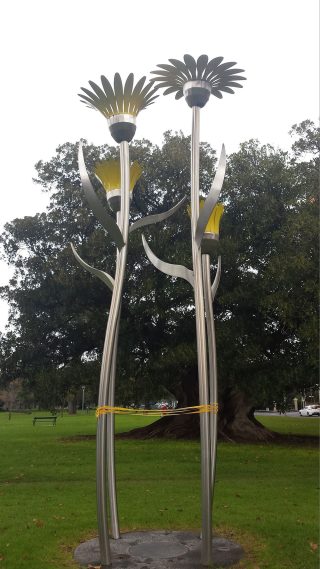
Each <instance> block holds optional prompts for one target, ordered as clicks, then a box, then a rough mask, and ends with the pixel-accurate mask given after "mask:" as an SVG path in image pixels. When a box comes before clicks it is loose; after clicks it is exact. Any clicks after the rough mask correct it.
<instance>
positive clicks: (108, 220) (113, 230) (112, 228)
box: [78, 142, 124, 249]
mask: <svg viewBox="0 0 320 569" xmlns="http://www.w3.org/2000/svg"><path fill="white" fill-rule="evenodd" d="M78 159H79V171H80V177H81V182H82V187H83V189H84V193H85V196H86V198H87V201H88V203H89V205H90V207H91V209H92V211H93V213H94V214H95V216H96V217H97V219H98V220H99V221H100V223H101V225H102V227H103V228H104V229H105V230H106V231H107V232H108V233H109V235H110V237H111V239H112V240H113V241H114V242H115V244H116V246H117V247H118V249H121V248H122V247H123V245H124V240H123V237H122V234H121V231H120V229H119V227H118V226H117V224H116V222H115V220H114V219H113V217H111V215H109V214H108V213H107V212H106V210H105V209H104V207H103V205H102V203H101V202H100V200H99V198H98V196H97V195H96V193H95V191H94V189H93V186H92V184H91V182H90V178H89V176H88V172H87V169H86V165H85V162H84V157H83V150H82V144H81V142H80V144H79V154H78Z"/></svg>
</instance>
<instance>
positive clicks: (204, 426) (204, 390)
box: [191, 107, 212, 566]
mask: <svg viewBox="0 0 320 569" xmlns="http://www.w3.org/2000/svg"><path fill="white" fill-rule="evenodd" d="M199 142H200V108H199V107H192V136H191V232H192V258H193V273H194V299H195V313H196V331H197V351H198V375H199V400H200V405H208V403H209V389H208V370H207V346H206V328H205V313H204V298H203V279H202V263H201V249H200V248H199V247H198V246H197V244H196V227H197V221H198V217H199ZM200 437H201V516H202V545H201V563H202V565H205V566H208V565H210V564H211V562H212V506H211V472H210V471H211V449H210V430H209V414H208V413H201V414H200Z"/></svg>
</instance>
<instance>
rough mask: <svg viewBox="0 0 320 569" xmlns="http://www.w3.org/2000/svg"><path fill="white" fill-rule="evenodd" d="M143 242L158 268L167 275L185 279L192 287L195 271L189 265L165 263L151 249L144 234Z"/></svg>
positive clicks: (152, 261)
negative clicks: (188, 267)
mask: <svg viewBox="0 0 320 569" xmlns="http://www.w3.org/2000/svg"><path fill="white" fill-rule="evenodd" d="M142 243H143V247H144V250H145V252H146V255H147V257H148V259H149V261H150V263H152V264H153V266H154V267H156V269H159V271H161V272H162V273H164V274H165V275H169V276H171V277H178V278H181V279H185V280H186V281H188V283H190V284H191V286H192V287H193V286H194V276H193V271H190V269H187V267H184V266H183V265H173V264H172V263H165V262H164V261H161V260H160V259H158V257H156V256H155V254H154V253H153V252H152V251H151V249H150V247H149V245H148V243H147V241H146V239H145V237H144V235H142Z"/></svg>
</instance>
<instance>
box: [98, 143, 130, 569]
mask: <svg viewBox="0 0 320 569" xmlns="http://www.w3.org/2000/svg"><path fill="white" fill-rule="evenodd" d="M120 163H121V210H122V211H121V227H120V229H121V232H122V237H123V240H124V246H123V247H122V249H121V251H120V252H119V256H118V260H117V269H116V275H115V283H114V289H113V295H112V301H111V306H110V312H109V318H108V324H107V330H106V336H105V343H104V349H103V356H102V365H101V375H100V388H99V403H98V405H99V407H101V406H104V405H107V402H108V396H109V392H110V389H109V388H110V380H111V375H112V373H111V372H112V365H113V355H114V348H115V338H116V330H117V325H118V320H119V314H120V307H121V297H122V289H123V281H124V274H125V266H126V259H127V247H128V225H129V221H128V220H129V202H130V196H129V183H130V176H129V145H128V143H127V142H121V144H120ZM106 429H107V418H106V415H100V417H99V420H98V427H97V509H98V531H99V543H100V554H101V566H102V568H104V567H108V566H110V565H111V554H110V543H109V537H108V522H107V496H106V494H107V492H106V458H107V455H108V458H109V457H110V448H107V446H106ZM112 494H113V495H114V496H115V492H112ZM112 510H113V508H112Z"/></svg>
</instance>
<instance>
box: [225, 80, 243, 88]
mask: <svg viewBox="0 0 320 569" xmlns="http://www.w3.org/2000/svg"><path fill="white" fill-rule="evenodd" d="M228 87H239V88H240V89H243V85H241V83H236V82H235V81H230V82H229V81H228Z"/></svg>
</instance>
